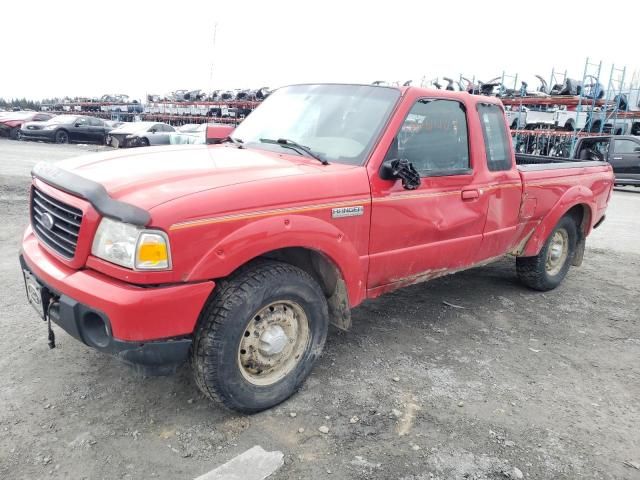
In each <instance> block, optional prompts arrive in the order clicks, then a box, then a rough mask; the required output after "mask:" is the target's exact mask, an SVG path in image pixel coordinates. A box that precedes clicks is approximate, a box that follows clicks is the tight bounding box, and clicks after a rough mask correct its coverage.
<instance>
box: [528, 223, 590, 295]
mask: <svg viewBox="0 0 640 480" xmlns="http://www.w3.org/2000/svg"><path fill="white" fill-rule="evenodd" d="M577 242H578V226H577V225H576V221H575V219H574V218H573V217H570V216H565V217H562V218H561V219H560V221H559V222H558V224H557V225H556V228H554V229H553V231H552V232H551V234H550V235H549V238H547V241H546V242H545V243H544V245H543V246H542V249H541V250H540V253H538V255H536V256H535V257H518V258H516V270H517V272H518V278H519V279H520V281H521V282H522V283H523V284H525V285H526V286H527V287H529V288H533V289H534V290H540V291H542V292H546V291H548V290H553V289H554V288H556V287H557V286H558V285H560V283H562V280H564V277H566V276H567V272H568V271H569V267H570V266H571V262H572V261H573V257H574V255H575V251H576V244H577Z"/></svg>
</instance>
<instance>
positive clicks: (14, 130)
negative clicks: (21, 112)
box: [9, 127, 22, 140]
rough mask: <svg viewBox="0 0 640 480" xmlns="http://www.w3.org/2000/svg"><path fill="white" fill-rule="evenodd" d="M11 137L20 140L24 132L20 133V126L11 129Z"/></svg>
mask: <svg viewBox="0 0 640 480" xmlns="http://www.w3.org/2000/svg"><path fill="white" fill-rule="evenodd" d="M9 138H11V139H12V140H20V139H21V138H22V133H20V127H13V128H12V129H11V130H9Z"/></svg>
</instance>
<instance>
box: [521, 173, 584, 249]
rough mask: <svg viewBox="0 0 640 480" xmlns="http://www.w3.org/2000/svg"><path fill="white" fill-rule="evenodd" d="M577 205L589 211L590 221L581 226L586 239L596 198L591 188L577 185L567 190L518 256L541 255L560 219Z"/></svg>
mask: <svg viewBox="0 0 640 480" xmlns="http://www.w3.org/2000/svg"><path fill="white" fill-rule="evenodd" d="M576 205H585V206H586V207H587V209H588V211H587V214H588V219H587V221H586V222H583V224H582V226H581V228H582V237H583V238H584V237H586V236H587V235H588V234H589V232H590V231H591V227H592V222H593V219H594V212H595V211H596V203H595V196H594V194H593V192H592V191H591V190H590V189H589V188H587V187H585V186H582V185H576V186H575V187H572V188H570V189H569V190H567V191H566V192H565V193H564V195H563V196H562V197H560V200H558V202H557V203H556V204H555V205H554V206H553V208H552V209H551V210H550V211H549V213H548V214H547V215H546V216H545V217H544V218H543V219H542V221H541V222H540V223H539V224H538V226H537V227H536V228H535V230H534V231H533V234H532V235H531V237H530V238H529V241H528V242H527V243H526V245H525V247H524V249H523V250H522V252H521V253H519V254H518V256H520V257H533V256H535V255H537V254H538V253H540V250H541V249H542V246H543V245H544V242H546V241H547V238H548V237H549V235H550V234H551V232H552V231H553V229H554V228H555V226H556V225H557V224H558V222H559V221H560V219H561V218H562V217H563V216H564V215H565V214H566V213H567V212H568V211H569V210H571V208H573V207H575V206H576Z"/></svg>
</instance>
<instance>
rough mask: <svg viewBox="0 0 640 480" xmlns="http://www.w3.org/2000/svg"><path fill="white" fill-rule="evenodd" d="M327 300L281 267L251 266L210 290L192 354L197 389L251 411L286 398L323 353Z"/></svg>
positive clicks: (307, 280) (299, 274)
mask: <svg viewBox="0 0 640 480" xmlns="http://www.w3.org/2000/svg"><path fill="white" fill-rule="evenodd" d="M328 324H329V321H328V308H327V301H326V299H325V297H324V295H323V293H322V289H321V288H320V286H319V285H318V283H317V282H316V281H315V280H314V279H313V278H312V277H311V276H310V275H309V274H307V273H306V272H304V271H303V270H300V269H299V268H297V267H294V266H292V265H289V264H287V263H282V262H275V261H271V260H261V261H256V262H253V263H251V264H249V265H247V266H246V267H244V268H242V269H241V270H239V271H238V272H236V273H234V274H233V275H232V276H231V277H229V278H227V279H224V280H221V281H220V282H218V284H217V285H216V288H215V290H214V293H213V295H212V296H211V298H210V299H209V301H208V302H207V304H206V305H205V307H204V309H203V311H202V313H201V315H200V319H199V321H198V327H197V329H196V333H195V336H194V342H193V346H192V349H191V367H192V370H193V374H194V377H195V381H196V384H197V385H198V387H199V388H200V390H202V392H203V393H204V394H205V395H206V396H207V397H209V398H210V399H212V400H218V401H221V402H222V403H223V404H224V405H225V406H227V407H228V408H231V409H233V410H237V411H239V412H243V413H255V412H259V411H261V410H265V409H267V408H270V407H273V406H274V405H277V404H279V403H280V402H282V401H284V400H286V399H287V398H289V396H291V395H292V394H293V393H294V392H295V391H297V389H298V388H299V387H300V386H301V385H302V383H303V382H304V380H305V378H306V377H307V376H308V375H309V373H310V372H311V369H312V368H313V365H314V363H315V361H316V360H317V358H318V357H319V356H320V353H321V352H322V348H323V347H324V342H325V340H326V336H327V329H328Z"/></svg>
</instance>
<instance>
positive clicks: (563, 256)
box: [545, 228, 569, 276]
mask: <svg viewBox="0 0 640 480" xmlns="http://www.w3.org/2000/svg"><path fill="white" fill-rule="evenodd" d="M568 255H569V234H568V233H567V231H566V230H565V229H564V228H561V229H558V230H556V231H555V232H554V233H553V236H552V237H551V241H550V242H549V248H548V249H547V259H546V262H545V269H546V271H547V273H548V274H549V275H551V276H553V275H557V274H558V273H560V270H562V267H563V266H564V264H565V262H566V261H567V256H568Z"/></svg>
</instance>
